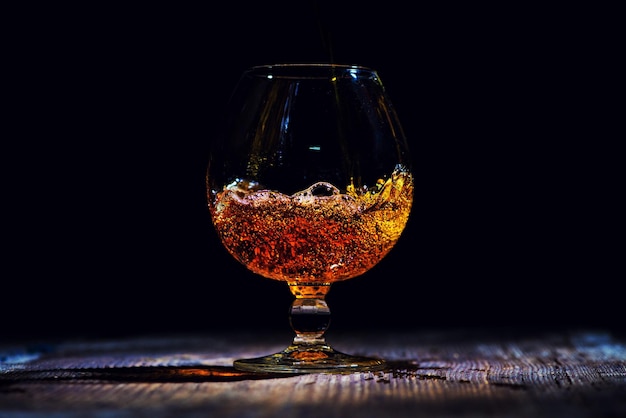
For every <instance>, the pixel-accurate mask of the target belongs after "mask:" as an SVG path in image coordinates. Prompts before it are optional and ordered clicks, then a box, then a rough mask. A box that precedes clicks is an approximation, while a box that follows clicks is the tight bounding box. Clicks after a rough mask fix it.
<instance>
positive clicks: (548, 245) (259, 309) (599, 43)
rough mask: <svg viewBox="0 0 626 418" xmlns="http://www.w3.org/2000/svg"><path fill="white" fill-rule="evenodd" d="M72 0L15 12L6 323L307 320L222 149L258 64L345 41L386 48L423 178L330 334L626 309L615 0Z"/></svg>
mask: <svg viewBox="0 0 626 418" xmlns="http://www.w3.org/2000/svg"><path fill="white" fill-rule="evenodd" d="M351 4H352V5H351ZM5 7H6V6H5ZM59 7H60V6H58V5H56V4H54V5H49V6H41V5H39V6H38V7H35V6H32V8H28V9H27V8H24V9H21V10H6V11H5V13H3V16H4V17H3V19H4V20H5V21H6V22H5V23H6V24H7V25H6V26H5V27H6V28H8V30H7V36H6V38H5V41H7V42H5V43H6V45H7V47H6V49H5V52H4V58H5V59H4V60H3V61H4V64H3V66H4V67H5V70H6V69H8V70H9V75H7V76H5V77H4V80H3V85H4V90H5V95H4V99H3V101H4V102H5V110H4V111H3V116H4V117H3V119H4V122H3V128H2V131H3V137H4V139H3V142H2V143H3V145H2V149H3V152H2V160H3V171H4V174H3V184H4V187H3V189H4V193H3V195H4V197H3V207H4V214H5V215H4V217H3V226H2V228H3V234H2V236H3V241H4V244H3V246H4V250H2V260H3V269H2V279H0V280H1V281H0V283H1V284H0V315H1V317H0V320H1V321H2V324H1V335H0V338H5V339H9V338H44V337H45V338H52V337H68V336H77V337H83V336H84V337H88V336H94V337H102V336H120V335H137V334H146V333H158V332H182V333H184V332H206V333H211V332H217V331H221V330H234V331H242V332H247V331H248V330H262V329H274V330H287V331H289V324H288V321H287V310H288V307H289V305H290V303H291V300H292V297H291V294H290V293H289V291H288V289H287V286H286V285H285V284H283V283H280V282H274V281H271V280H268V279H262V278H259V277H255V276H253V275H252V274H251V273H249V272H247V271H246V270H245V268H243V267H242V266H240V265H238V264H237V263H236V262H235V261H234V260H233V259H231V257H230V256H229V255H228V254H227V253H226V251H225V250H224V248H222V247H221V245H220V243H219V241H218V239H217V236H216V234H215V232H214V230H213V229H212V225H211V223H210V218H209V215H208V210H207V208H206V201H205V194H204V170H205V164H206V161H207V153H208V148H209V143H210V141H211V138H212V136H213V134H214V133H215V131H216V129H217V127H218V125H219V124H220V122H221V120H222V114H221V112H222V111H223V108H224V105H225V103H226V101H227V100H228V97H229V94H230V92H231V90H232V88H233V87H234V85H235V83H236V81H237V79H238V77H239V75H240V74H241V73H242V71H243V70H245V69H246V68H247V67H250V66H253V65H259V64H273V63H278V62H329V61H330V62H337V63H342V64H360V65H365V66H370V67H373V68H375V69H377V70H378V72H379V75H380V77H381V79H382V81H383V83H384V84H385V86H386V88H387V92H388V94H389V96H390V97H391V100H392V101H393V103H394V104H395V107H396V110H397V112H398V114H399V117H400V119H401V121H402V123H403V126H404V130H405V132H406V134H407V136H408V138H409V142H410V146H411V151H412V157H413V164H414V169H415V177H416V195H415V202H414V208H413V212H412V214H411V218H410V221H409V224H408V226H407V229H406V230H405V233H404V235H403V236H402V238H401V240H400V241H399V242H398V244H397V246H396V247H395V248H394V250H393V251H392V252H391V253H390V254H389V256H388V257H387V258H385V259H384V260H383V261H382V262H381V263H380V264H379V265H377V266H376V267H375V268H374V269H372V270H371V271H370V272H368V273H367V274H365V275H363V276H362V277H359V278H356V279H354V280H350V281H346V282H343V283H338V284H336V285H333V288H332V290H331V292H330V294H329V296H328V298H327V300H328V302H329V305H330V308H331V310H332V313H333V323H332V325H331V329H330V330H329V335H331V334H330V333H331V332H335V333H338V332H342V331H345V330H353V329H363V330H377V329H393V328H397V329H406V328H415V329H421V328H435V329H442V330H445V329H448V328H458V327H476V328H482V327H499V328H502V329H509V330H514V329H517V328H519V329H535V328H537V329H544V328H587V327H596V328H607V329H612V330H616V331H617V332H621V331H623V326H622V325H621V321H622V318H621V317H623V312H622V305H623V291H622V290H620V289H621V288H622V286H623V285H622V283H623V280H624V277H625V276H624V268H623V255H624V253H623V234H622V232H621V231H620V224H619V223H618V215H619V216H620V217H622V216H621V215H622V214H623V212H621V211H620V210H619V209H618V206H617V205H618V204H619V202H620V200H619V198H620V195H621V194H623V192H624V189H623V180H622V179H620V177H619V176H618V172H619V171H620V170H621V168H622V166H623V159H621V158H619V154H617V149H616V148H615V145H617V143H618V141H622V142H623V139H624V136H623V129H622V128H621V127H620V130H619V131H618V130H616V127H617V121H618V119H620V120H623V113H621V111H620V109H619V107H618V106H616V99H617V97H616V96H617V95H616V90H615V87H616V86H615V84H614V80H616V78H614V77H613V74H614V73H613V72H614V71H615V70H614V67H615V65H616V63H617V61H618V60H617V58H618V54H617V51H619V49H617V48H616V45H617V28H618V27H617V25H616V23H614V22H613V19H612V17H613V16H615V13H616V11H614V10H600V9H599V8H596V9H593V10H590V9H588V8H585V7H588V6H584V5H581V8H577V9H574V8H573V6H572V5H568V6H567V8H557V7H556V6H553V9H550V8H541V7H534V8H524V7H523V6H513V5H508V6H502V5H497V6H495V8H494V6H493V5H491V6H490V7H481V6H476V5H474V4H472V5H464V6H460V5H458V4H455V5H453V4H445V5H440V6H433V5H430V6H424V5H421V4H414V3H411V2H389V1H388V2H383V3H380V4H375V5H368V6H366V5H361V4H357V3H351V2H345V3H342V2H337V3H333V2H310V1H307V2H292V3H287V2H285V3H277V2H274V3H271V2H269V3H268V2H258V3H255V4H252V5H249V4H241V3H237V2H232V3H231V4H220V5H219V7H218V6H216V7H215V8H214V9H213V8H210V7H206V6H203V7H192V6H184V5H177V6H172V5H167V4H165V3H164V4H162V5H161V6H156V5H154V4H150V5H149V6H146V7H145V8H144V7H139V6H133V7H128V8H124V7H110V6H93V5H90V6H78V7H76V5H73V7H71V8H70V7H68V8H65V9H63V8H61V9H60V8H59ZM7 93H8V94H7ZM621 103H622V105H623V99H622V101H621ZM618 133H619V134H618ZM618 244H619V245H622V248H621V249H620V247H619V246H618Z"/></svg>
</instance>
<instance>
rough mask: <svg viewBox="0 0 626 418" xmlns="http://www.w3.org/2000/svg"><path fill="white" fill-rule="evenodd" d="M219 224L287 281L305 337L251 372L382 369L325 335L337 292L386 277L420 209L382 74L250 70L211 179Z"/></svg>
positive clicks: (247, 257)
mask: <svg viewBox="0 0 626 418" xmlns="http://www.w3.org/2000/svg"><path fill="white" fill-rule="evenodd" d="M206 188H207V200H208V207H209V212H210V215H211V220H212V222H213V225H214V227H215V229H216V231H217V233H218V235H219V237H220V239H221V242H222V244H223V245H224V246H225V247H226V249H227V250H228V252H229V253H230V254H231V255H232V256H233V257H234V258H235V259H237V260H238V261H239V262H240V263H242V264H243V265H244V266H246V267H247V268H248V269H249V270H251V271H252V272H254V273H256V274H258V275H259V276H263V277H265V278H269V279H273V280H280V281H283V282H285V283H286V284H287V285H288V286H289V289H290V290H291V293H292V294H293V296H294V300H293V303H292V306H291V310H290V314H289V319H290V323H291V327H292V328H293V331H294V332H295V337H294V338H293V341H292V342H291V344H290V345H289V346H288V347H287V348H286V349H285V350H283V351H281V352H278V353H274V354H269V355H267V356H264V357H259V358H248V359H239V360H236V361H235V362H234V367H235V368H237V369H239V370H246V371H259V372H273V373H276V372H278V373H318V372H328V373H345V372H353V371H371V370H380V369H383V368H384V367H385V362H384V360H382V359H378V358H369V357H362V356H355V355H349V354H345V353H342V352H339V351H337V350H335V349H334V348H332V347H331V346H330V345H329V344H328V343H327V342H326V339H325V337H324V333H325V331H326V330H327V328H328V326H329V324H330V309H329V307H328V305H327V304H326V301H325V296H326V295H327V293H328V291H329V290H330V287H331V285H332V284H333V283H335V282H338V281H342V280H348V279H352V278H354V277H357V276H359V275H362V274H363V273H365V272H367V271H368V270H370V269H371V268H372V267H374V266H375V265H376V264H377V263H378V262H379V261H380V260H381V259H382V258H383V257H385V256H386V255H387V254H388V253H389V251H390V250H391V249H392V248H393V247H394V245H395V244H396V242H397V241H398V239H399V237H400V235H401V233H402V231H403V230H404V228H405V225H406V223H407V220H408V218H409V213H410V211H411V205H412V202H413V175H412V173H411V166H410V161H409V151H408V146H407V141H406V138H405V136H404V132H403V130H402V128H401V125H400V123H399V121H398V117H397V115H396V112H395V111H394V108H393V106H392V104H391V102H390V100H389V98H388V97H387V95H386V92H385V89H384V87H383V85H382V83H381V80H380V78H379V76H378V74H377V72H376V71H375V70H373V69H370V68H366V67H363V66H351V65H337V64H279V65H267V66H257V67H252V68H250V69H248V70H247V71H245V72H244V73H243V75H242V76H241V78H240V80H239V82H238V84H237V85H236V86H235V89H234V92H233V94H232V96H231V99H230V101H229V103H228V105H227V108H226V118H225V126H224V131H223V132H222V134H221V135H220V136H219V137H218V138H217V140H216V141H214V143H213V144H212V149H211V154H210V158H209V164H208V168H207V176H206Z"/></svg>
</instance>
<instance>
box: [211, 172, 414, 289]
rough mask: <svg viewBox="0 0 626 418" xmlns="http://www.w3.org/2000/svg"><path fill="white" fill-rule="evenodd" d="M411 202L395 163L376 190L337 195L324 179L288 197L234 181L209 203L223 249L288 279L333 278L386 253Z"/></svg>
mask: <svg viewBox="0 0 626 418" xmlns="http://www.w3.org/2000/svg"><path fill="white" fill-rule="evenodd" d="M209 199H211V196H209ZM412 202H413V178H412V176H411V174H410V173H409V172H408V171H406V170H404V169H402V168H401V167H399V168H397V169H396V170H395V171H394V172H393V173H392V174H391V175H390V176H389V178H388V179H386V180H382V179H381V180H379V182H378V186H377V188H376V190H369V191H356V190H355V188H354V186H352V185H350V186H348V188H347V191H346V193H343V194H342V193H341V192H340V191H339V189H338V188H337V187H335V186H333V185H332V184H330V183H323V182H322V183H315V184H313V185H312V186H311V187H309V188H308V189H306V190H303V191H301V192H298V193H295V194H293V195H291V196H288V195H284V194H281V193H278V192H275V191H270V190H263V189H262V188H261V187H260V186H259V185H258V184H255V183H254V182H249V181H245V180H238V181H235V182H233V183H231V184H229V185H227V186H225V187H224V189H223V190H222V191H221V192H219V193H217V194H216V195H215V196H214V198H213V200H210V204H209V210H210V212H211V216H212V220H213V224H214V225H215V228H216V230H217V232H218V234H219V236H220V239H221V240H222V243H223V244H224V246H225V247H226V249H227V250H228V251H229V252H230V253H231V254H232V255H233V257H235V259H237V260H238V261H239V262H241V263H242V264H243V265H245V266H246V267H247V268H248V269H250V270H251V271H253V272H255V273H257V274H260V275H262V276H264V277H267V278H270V279H275V280H283V281H287V282H289V283H314V282H315V283H333V282H336V281H340V280H346V279H350V278H352V277H355V276H358V275H360V274H363V273H365V272H366V271H367V270H369V269H370V268H372V267H373V266H374V265H376V264H377V263H378V262H379V261H380V260H381V259H382V258H383V257H384V256H385V255H387V253H388V252H389V251H390V250H391V248H392V247H393V246H394V245H395V244H396V242H397V241H398V238H400V234H401V233H402V231H403V230H404V227H405V225H406V223H407V220H408V217H409V213H410V211H411V205H412Z"/></svg>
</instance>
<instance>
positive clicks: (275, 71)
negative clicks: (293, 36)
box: [244, 63, 378, 78]
mask: <svg viewBox="0 0 626 418" xmlns="http://www.w3.org/2000/svg"><path fill="white" fill-rule="evenodd" d="M338 73H340V74H348V75H350V76H351V77H355V76H357V75H361V76H362V75H365V76H370V77H375V78H378V73H377V71H376V70H375V69H373V68H371V67H367V66H364V65H357V64H337V63H278V64H264V65H255V66H253V67H250V68H248V69H247V70H246V71H245V72H244V74H248V75H252V76H261V77H268V78H274V77H276V78H328V77H336V76H337V75H338Z"/></svg>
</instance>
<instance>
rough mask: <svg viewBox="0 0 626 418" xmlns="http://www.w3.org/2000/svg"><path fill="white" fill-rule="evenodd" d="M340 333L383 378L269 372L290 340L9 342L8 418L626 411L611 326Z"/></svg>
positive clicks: (623, 358) (2, 410) (624, 375)
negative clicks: (258, 370) (273, 356)
mask: <svg viewBox="0 0 626 418" xmlns="http://www.w3.org/2000/svg"><path fill="white" fill-rule="evenodd" d="M513 331H514V330H509V332H502V330H499V331H484V330H483V331H479V330H441V331H433V330H428V331H421V330H420V331H406V332H388V333H381V332H372V333H369V334H367V335H366V334H356V333H355V334H346V333H343V334H342V335H333V336H332V338H331V336H330V335H329V336H328V337H327V340H328V342H329V343H330V344H332V345H333V346H334V347H335V348H336V349H338V350H340V351H344V352H348V353H350V354H363V355H370V356H377V357H382V358H384V359H386V360H387V361H388V363H389V368H388V369H386V370H384V371H380V372H374V373H353V374H304V375H262V374H252V373H246V372H239V371H237V370H235V369H234V368H233V367H232V362H233V360H235V359H236V358H241V357H250V356H260V355H264V354H269V353H271V352H275V351H279V350H281V349H283V348H285V346H286V345H287V343H288V342H289V339H290V338H291V336H290V335H289V334H272V335H262V334H259V335H256V334H250V333H248V334H245V335H235V334H232V335H231V334H222V335H200V334H191V335H190V334H185V335H147V336H136V337H123V338H117V339H101V340H94V339H85V340H80V339H69V340H64V341H29V342H12V343H2V342H0V417H2V418H4V417H11V416H15V417H28V418H34V417H66V416H67V417H83V416H88V417H92V416H95V417H150V418H159V417H187V416H188V417H208V416H242V417H291V416H297V417H317V418H319V417H325V418H329V417H359V418H367V417H393V418H398V417H405V416H406V417H409V416H410V417H419V416H427V417H495V416H506V417H533V418H538V417H551V418H552V417H557V416H563V417H568V418H577V417H593V418H598V417H626V342H625V341H624V340H623V338H622V337H621V336H620V335H615V334H612V333H611V332H609V331H603V330H568V331H549V332H548V331H542V332H535V333H524V334H515V332H513Z"/></svg>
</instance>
